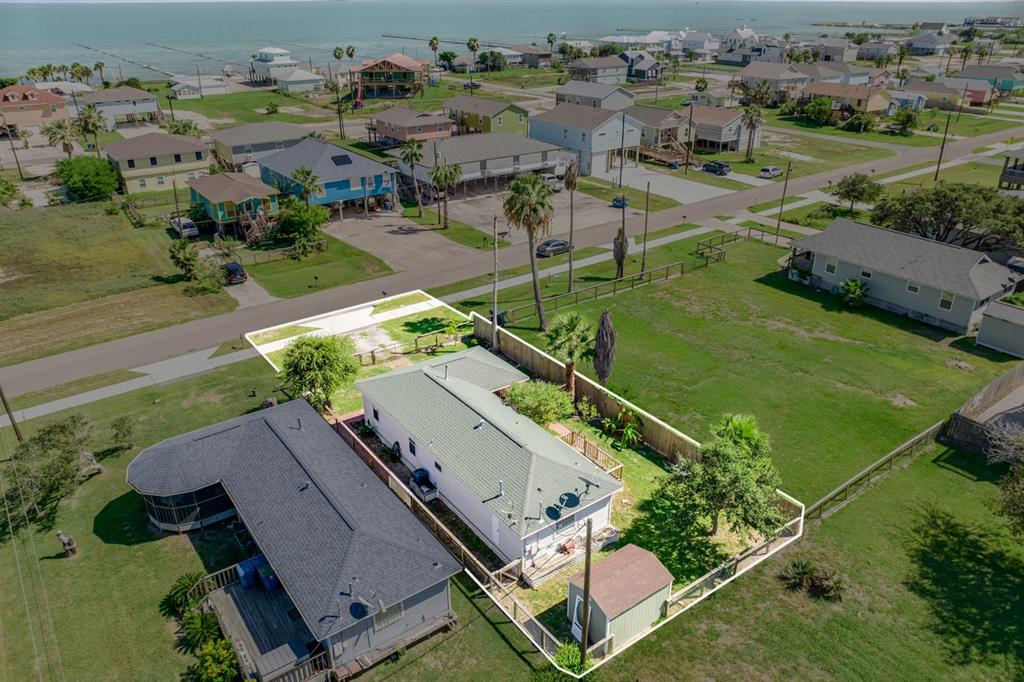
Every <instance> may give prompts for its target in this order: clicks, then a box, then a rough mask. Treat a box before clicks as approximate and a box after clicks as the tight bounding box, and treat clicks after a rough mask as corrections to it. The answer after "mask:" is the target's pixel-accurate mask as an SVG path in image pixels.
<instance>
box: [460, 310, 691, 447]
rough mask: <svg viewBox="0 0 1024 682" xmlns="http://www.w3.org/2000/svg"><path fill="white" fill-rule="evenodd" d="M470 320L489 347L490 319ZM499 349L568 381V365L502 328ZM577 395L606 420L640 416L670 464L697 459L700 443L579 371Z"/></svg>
mask: <svg viewBox="0 0 1024 682" xmlns="http://www.w3.org/2000/svg"><path fill="white" fill-rule="evenodd" d="M470 318H471V319H472V320H473V334H474V335H475V336H476V338H477V339H478V340H479V341H480V342H481V343H483V344H485V345H488V346H489V345H490V342H491V322H490V320H488V319H487V318H485V317H483V316H481V315H480V314H479V313H476V312H473V313H471V314H470ZM498 349H499V350H500V352H501V353H502V355H504V356H505V357H507V358H508V359H509V360H512V361H513V362H515V363H516V364H518V365H520V366H522V367H525V368H526V369H527V370H528V371H529V372H530V373H531V374H533V375H534V376H536V377H539V378H541V379H543V380H544V381H549V382H551V383H553V384H559V385H561V384H562V383H563V382H564V381H565V365H563V364H562V363H561V362H559V361H558V360H555V359H554V358H553V357H551V356H550V355H548V354H547V353H545V352H544V351H542V350H540V349H539V348H537V347H536V346H533V345H531V344H529V343H527V342H526V341H524V340H523V339H521V338H519V337H518V336H516V335H515V334H513V333H511V332H509V331H506V330H505V329H503V328H501V327H500V326H499V327H498ZM576 395H578V396H580V397H581V398H587V399H588V400H590V402H592V403H593V404H594V407H596V408H597V411H598V414H600V415H601V416H602V417H608V418H614V417H616V416H618V414H619V412H621V411H622V410H623V409H628V410H630V411H631V412H633V413H634V414H636V415H637V416H638V417H639V420H640V431H641V434H642V436H643V441H644V443H646V444H647V445H648V446H649V447H650V448H651V449H653V450H655V451H656V452H657V453H658V454H660V455H661V456H662V457H665V458H666V459H668V460H669V461H671V462H677V461H679V459H681V458H683V457H685V458H688V459H695V458H696V457H697V452H698V450H699V449H700V443H698V442H697V441H695V440H694V439H692V438H690V437H689V436H687V435H686V434H684V433H682V432H680V431H678V430H676V429H674V428H672V427H671V426H669V425H668V424H666V423H665V422H663V421H661V420H660V419H658V418H657V417H655V416H654V415H652V414H650V413H648V412H646V411H645V410H642V409H640V408H639V407H637V406H636V405H634V404H633V403H631V402H629V401H628V400H626V399H625V398H622V397H620V396H617V395H615V394H614V393H612V392H611V391H609V390H608V389H606V388H605V387H604V386H601V385H600V384H597V383H595V382H594V381H592V380H591V379H589V378H588V377H586V376H583V375H582V374H580V373H579V372H577V373H576Z"/></svg>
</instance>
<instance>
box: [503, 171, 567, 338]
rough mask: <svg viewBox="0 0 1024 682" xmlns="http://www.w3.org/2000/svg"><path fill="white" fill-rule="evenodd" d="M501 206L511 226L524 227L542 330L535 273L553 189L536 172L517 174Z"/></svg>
mask: <svg viewBox="0 0 1024 682" xmlns="http://www.w3.org/2000/svg"><path fill="white" fill-rule="evenodd" d="M508 189H509V195H508V196H507V197H505V202H504V204H503V206H502V208H503V209H504V211H505V219H506V220H508V224H509V225H511V226H513V227H518V228H520V229H523V230H526V236H527V244H528V246H529V249H530V272H531V274H532V275H533V300H534V302H535V303H536V304H537V318H538V319H539V320H540V328H541V331H547V329H548V320H547V318H546V317H545V316H544V303H543V301H541V298H540V279H539V277H538V276H537V239H538V238H539V237H545V236H547V235H548V234H549V233H550V232H551V221H552V218H553V216H554V212H555V210H554V208H553V207H552V206H551V194H552V189H551V187H550V186H549V185H548V183H547V182H545V181H544V178H543V177H541V176H540V175H538V174H537V173H527V174H525V175H520V176H519V177H518V178H516V179H515V180H513V181H512V182H511V183H510V184H509V186H508Z"/></svg>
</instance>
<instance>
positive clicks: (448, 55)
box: [438, 50, 459, 71]
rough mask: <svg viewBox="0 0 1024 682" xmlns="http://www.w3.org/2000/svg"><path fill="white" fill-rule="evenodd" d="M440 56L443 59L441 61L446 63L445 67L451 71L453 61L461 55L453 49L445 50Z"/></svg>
mask: <svg viewBox="0 0 1024 682" xmlns="http://www.w3.org/2000/svg"><path fill="white" fill-rule="evenodd" d="M438 58H439V59H440V60H441V63H442V64H444V68H446V69H448V70H449V71H451V70H452V62H454V61H455V60H456V59H458V58H459V55H457V54H456V53H454V52H452V51H451V50H445V51H444V52H442V53H441V54H440V55H438Z"/></svg>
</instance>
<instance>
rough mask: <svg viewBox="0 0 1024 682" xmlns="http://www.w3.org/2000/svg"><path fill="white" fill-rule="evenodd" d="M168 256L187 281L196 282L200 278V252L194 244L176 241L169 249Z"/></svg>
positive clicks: (186, 241)
mask: <svg viewBox="0 0 1024 682" xmlns="http://www.w3.org/2000/svg"><path fill="white" fill-rule="evenodd" d="M168 256H170V259H171V263H173V264H174V267H176V268H178V269H179V270H181V274H182V275H183V276H184V277H185V279H187V280H189V281H190V282H194V281H195V280H197V279H198V278H199V251H198V250H197V249H196V247H195V245H194V244H193V243H192V242H190V241H189V240H187V239H175V240H174V241H173V242H171V246H170V247H169V248H168Z"/></svg>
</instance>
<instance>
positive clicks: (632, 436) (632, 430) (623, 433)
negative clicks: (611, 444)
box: [601, 408, 643, 448]
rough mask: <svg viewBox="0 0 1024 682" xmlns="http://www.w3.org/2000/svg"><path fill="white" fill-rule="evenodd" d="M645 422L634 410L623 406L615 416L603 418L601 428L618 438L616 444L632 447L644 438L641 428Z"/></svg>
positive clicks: (622, 446)
mask: <svg viewBox="0 0 1024 682" xmlns="http://www.w3.org/2000/svg"><path fill="white" fill-rule="evenodd" d="M642 427H643V422H642V421H641V420H640V417H639V416H637V414H636V413H635V412H633V411H632V410H628V409H626V408H623V409H621V410H619V413H618V414H617V415H615V416H614V417H605V418H604V419H602V420H601V428H602V429H603V430H604V431H605V432H606V433H607V434H609V435H610V436H612V437H613V438H615V439H616V442H615V444H616V445H617V446H618V447H620V448H632V447H636V446H637V445H639V444H640V442H641V440H643V433H642V431H641V428H642Z"/></svg>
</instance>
